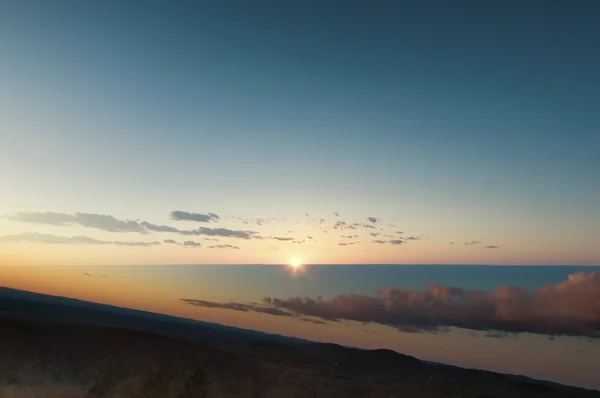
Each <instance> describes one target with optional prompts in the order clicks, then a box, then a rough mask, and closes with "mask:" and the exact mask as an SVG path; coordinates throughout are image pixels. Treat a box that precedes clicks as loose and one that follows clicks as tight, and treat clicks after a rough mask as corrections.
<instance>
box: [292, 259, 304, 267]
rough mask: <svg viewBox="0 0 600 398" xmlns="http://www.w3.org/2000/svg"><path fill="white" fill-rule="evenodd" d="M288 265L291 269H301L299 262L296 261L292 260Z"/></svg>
mask: <svg viewBox="0 0 600 398" xmlns="http://www.w3.org/2000/svg"><path fill="white" fill-rule="evenodd" d="M290 265H291V266H292V268H293V269H298V268H300V267H302V264H300V261H298V260H292V262H291V263H290Z"/></svg>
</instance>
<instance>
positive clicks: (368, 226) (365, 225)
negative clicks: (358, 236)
mask: <svg viewBox="0 0 600 398" xmlns="http://www.w3.org/2000/svg"><path fill="white" fill-rule="evenodd" d="M353 225H354V224H353ZM356 225H357V226H359V225H360V226H362V227H365V228H370V229H376V228H377V227H376V226H374V225H371V224H356Z"/></svg>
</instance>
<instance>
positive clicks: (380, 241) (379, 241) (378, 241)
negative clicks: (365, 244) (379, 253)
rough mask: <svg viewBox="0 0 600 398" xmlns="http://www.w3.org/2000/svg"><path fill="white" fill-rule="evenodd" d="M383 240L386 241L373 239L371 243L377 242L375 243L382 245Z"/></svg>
mask: <svg viewBox="0 0 600 398" xmlns="http://www.w3.org/2000/svg"><path fill="white" fill-rule="evenodd" d="M385 242H386V241H385V240H379V239H378V240H374V241H373V243H377V244H380V245H383V244H384V243H385Z"/></svg>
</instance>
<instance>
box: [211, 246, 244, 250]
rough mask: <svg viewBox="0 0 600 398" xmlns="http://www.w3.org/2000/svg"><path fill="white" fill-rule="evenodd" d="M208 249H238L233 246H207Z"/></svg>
mask: <svg viewBox="0 0 600 398" xmlns="http://www.w3.org/2000/svg"><path fill="white" fill-rule="evenodd" d="M208 248H209V249H236V250H238V249H239V247H238V246H233V245H213V246H208Z"/></svg>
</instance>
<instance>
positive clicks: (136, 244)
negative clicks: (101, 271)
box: [112, 241, 160, 247]
mask: <svg viewBox="0 0 600 398" xmlns="http://www.w3.org/2000/svg"><path fill="white" fill-rule="evenodd" d="M112 243H114V244H115V245H118V246H134V247H150V246H157V245H160V242H129V241H126V242H124V241H114V242H112Z"/></svg>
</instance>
